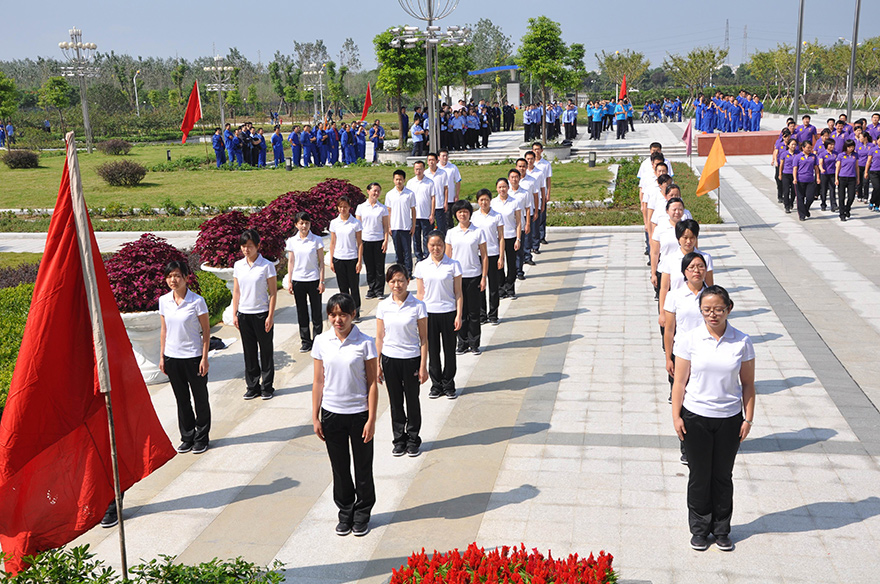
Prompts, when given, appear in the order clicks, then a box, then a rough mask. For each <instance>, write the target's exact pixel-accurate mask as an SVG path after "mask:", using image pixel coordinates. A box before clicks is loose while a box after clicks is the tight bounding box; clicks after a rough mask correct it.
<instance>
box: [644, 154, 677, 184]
mask: <svg viewBox="0 0 880 584" xmlns="http://www.w3.org/2000/svg"><path fill="white" fill-rule="evenodd" d="M663 161H664V162H665V163H666V167H667V168H668V169H669V170H668V172H667V173H666V174H668V175H669V176H675V173H674V172H672V163H670V162H669V159H667V158H664V159H663ZM636 176H637V177H638V179H639V186H640V187H642V188H643V189H644V188H645V187H644V186H642V185H643V183H642V181H643V180H651V178H652V177H653V176H654V166H653V165H652V164H651V157H650V156H649V157H647V158H646V159H644V160H642V163H641V164H640V165H639V171H638V173H636Z"/></svg>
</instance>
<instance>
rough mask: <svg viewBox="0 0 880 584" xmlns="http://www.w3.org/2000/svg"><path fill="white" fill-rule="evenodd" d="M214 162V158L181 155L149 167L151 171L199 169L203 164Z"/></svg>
mask: <svg viewBox="0 0 880 584" xmlns="http://www.w3.org/2000/svg"><path fill="white" fill-rule="evenodd" d="M211 162H214V158H213V157H211V158H209V157H206V156H204V155H202V156H181V157H180V158H177V159H175V160H169V161H166V162H160V163H158V164H154V165H153V166H151V167H150V170H152V171H153V172H171V171H174V170H201V169H202V168H203V167H204V166H205V165H207V164H209V163H211Z"/></svg>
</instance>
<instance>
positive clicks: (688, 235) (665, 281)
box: [657, 219, 715, 337]
mask: <svg viewBox="0 0 880 584" xmlns="http://www.w3.org/2000/svg"><path fill="white" fill-rule="evenodd" d="M673 231H674V233H675V237H676V240H677V241H678V247H676V248H674V249H671V250H669V251H666V252H664V253H663V260H662V261H661V262H660V265H659V267H658V268H657V271H658V272H659V273H660V319H659V323H660V330H661V332H663V331H664V327H665V326H666V322H667V319H666V311H665V310H664V308H663V307H664V306H666V297H667V295H669V294H670V293H672V292H675V291H676V290H678V289H679V288H682V287H684V286H685V283H686V282H685V279H686V278H683V277H682V275H681V274H682V273H681V260H682V258H684V256H686V255H687V254H689V253H691V252H697V253H699V254H700V255H702V256H703V261H704V262H705V264H706V273H705V274H704V275H703V278H704V279H705V280H706V285H707V286H711V285H713V284H714V283H715V272H714V268H713V266H712V256H711V255H710V254H708V253H706V252H703V251H700V250H699V249H697V245H698V243H699V237H700V224H699V223H697V222H696V221H694V220H693V219H682V220H681V221H679V222H678V223H676V224H675V227H674V228H673ZM663 335H664V337H665V335H666V333H665V332H663Z"/></svg>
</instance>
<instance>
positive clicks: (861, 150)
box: [856, 142, 874, 166]
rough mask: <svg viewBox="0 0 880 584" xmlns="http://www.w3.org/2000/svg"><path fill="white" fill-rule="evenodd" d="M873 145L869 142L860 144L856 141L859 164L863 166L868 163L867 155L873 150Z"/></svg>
mask: <svg viewBox="0 0 880 584" xmlns="http://www.w3.org/2000/svg"><path fill="white" fill-rule="evenodd" d="M873 148H874V145H873V144H871V143H870V142H869V143H868V144H862V143H861V142H856V155H857V156H858V157H859V166H865V165H867V164H868V156H871V154H872V153H873V152H874V150H873Z"/></svg>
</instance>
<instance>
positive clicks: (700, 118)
mask: <svg viewBox="0 0 880 584" xmlns="http://www.w3.org/2000/svg"><path fill="white" fill-rule="evenodd" d="M763 117H764V103H763V102H762V101H761V98H760V97H759V96H758V94H757V93H755V94H752V93H749V92H747V91H746V90H745V89H741V90H740V92H739V94H737V95H725V94H724V93H722V92H720V91H716V92H715V95H703V94H702V93H701V94H699V95H698V96H697V99H696V100H695V101H694V119H695V124H694V127H695V128H696V129H697V131H699V132H706V133H707V134H712V133H714V132H716V131H718V132H758V131H760V130H761V118H763ZM679 121H681V118H680V117H679Z"/></svg>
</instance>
